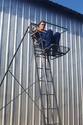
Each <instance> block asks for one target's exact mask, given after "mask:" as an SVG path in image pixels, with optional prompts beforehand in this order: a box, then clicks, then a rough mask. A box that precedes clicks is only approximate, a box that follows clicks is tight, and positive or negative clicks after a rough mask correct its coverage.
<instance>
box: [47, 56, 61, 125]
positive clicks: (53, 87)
mask: <svg viewBox="0 0 83 125" xmlns="http://www.w3.org/2000/svg"><path fill="white" fill-rule="evenodd" d="M48 64H49V67H51V64H50V60H49V58H48ZM50 75H51V79H52V85H53V91H54V96H55V101H56V108H57V113H58V116H59V122H60V125H62V122H61V117H60V112H59V107H58V103H57V96H56V91H55V86H54V80H53V76H52V71H51V70H50Z"/></svg>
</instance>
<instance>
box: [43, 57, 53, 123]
mask: <svg viewBox="0 0 83 125" xmlns="http://www.w3.org/2000/svg"><path fill="white" fill-rule="evenodd" d="M47 58H48V57H47ZM47 58H45V59H46V60H47ZM46 68H47V67H46V61H45V67H44V69H45V77H46V79H48V76H47V72H48V71H47V70H46ZM49 70H51V67H49ZM51 82H52V81H51ZM46 86H47V87H48V85H46ZM49 101H50V105H51V97H49ZM51 117H52V121H53V123H54V116H53V113H52V112H51Z"/></svg>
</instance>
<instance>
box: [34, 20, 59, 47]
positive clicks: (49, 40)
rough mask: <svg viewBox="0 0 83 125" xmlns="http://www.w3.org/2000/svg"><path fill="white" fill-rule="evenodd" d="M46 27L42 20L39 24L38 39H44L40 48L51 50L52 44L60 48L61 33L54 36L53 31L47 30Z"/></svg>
mask: <svg viewBox="0 0 83 125" xmlns="http://www.w3.org/2000/svg"><path fill="white" fill-rule="evenodd" d="M45 26H46V22H45V21H43V20H42V21H40V22H39V24H38V25H37V29H36V34H35V35H36V37H37V38H41V39H42V41H41V43H40V47H41V48H43V49H46V48H49V47H50V46H51V44H56V45H58V46H59V41H60V33H59V32H56V33H55V34H53V31H52V30H51V29H49V30H45Z"/></svg>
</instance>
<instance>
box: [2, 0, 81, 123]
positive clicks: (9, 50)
mask: <svg viewBox="0 0 83 125" xmlns="http://www.w3.org/2000/svg"><path fill="white" fill-rule="evenodd" d="M42 18H43V19H45V20H46V21H49V22H51V23H55V24H58V25H61V26H64V27H68V29H69V30H68V32H66V33H64V34H62V36H61V45H66V46H69V47H70V52H69V53H68V54H67V55H65V56H64V57H61V58H59V59H56V60H54V61H52V62H51V66H52V72H53V77H54V82H55V89H56V92H57V100H58V104H59V109H60V115H61V119H62V123H63V125H82V124H83V83H82V80H83V78H82V77H83V74H82V69H83V49H82V48H83V24H82V23H81V22H80V21H79V22H78V21H77V20H74V19H72V18H67V17H66V16H65V15H62V14H60V13H57V12H53V11H50V9H49V10H48V9H46V8H44V7H38V6H35V5H33V4H29V3H23V2H21V1H12V0H9V1H8V0H1V1H0V81H1V79H2V77H3V75H4V73H5V71H6V70H7V66H8V64H9V62H10V60H11V59H12V56H13V55H14V53H15V51H16V48H17V46H18V44H19V42H20V40H21V38H22V36H23V34H24V32H25V30H26V28H27V26H28V25H29V21H34V22H38V21H40V20H41V19H42ZM47 27H49V28H54V27H52V26H49V25H47ZM56 31H61V29H56ZM32 50H33V49H32V41H31V39H30V36H29V33H28V34H27V35H26V36H25V39H24V41H23V43H22V44H21V47H20V49H19V51H18V53H17V55H16V58H15V59H14V61H13V63H12V65H11V67H10V70H11V71H12V73H13V74H14V75H15V76H16V78H17V80H18V81H19V82H20V83H21V85H22V86H23V87H24V88H25V89H26V92H27V93H28V92H29V96H28V94H27V93H25V92H24V90H23V89H22V88H21V87H20V86H19V85H18V84H17V82H16V81H15V79H14V78H13V77H12V76H11V74H10V73H8V75H7V77H5V80H4V83H3V85H2V86H1V88H0V125H13V124H14V125H23V124H24V125H27V124H29V125H35V124H37V125H40V124H41V123H40V121H41V117H40V116H41V112H40V110H39V109H38V106H36V105H35V103H33V101H32V100H35V96H37V98H38V96H39V93H38V91H37V89H38V87H37V85H36V83H35V81H36V76H35V61H34V55H33V51H32ZM40 64H41V62H40ZM34 83H35V84H34ZM28 87H30V88H29V89H28ZM21 93H22V96H21ZM37 94H38V95H37ZM15 97H17V98H16V99H15V100H14V101H12V102H11V103H10V104H8V103H9V102H10V100H13V98H15ZM36 103H37V105H39V108H41V106H40V103H41V102H40V99H39V100H37V102H36ZM5 104H8V106H7V107H6V108H3V110H1V108H2V107H3V106H5Z"/></svg>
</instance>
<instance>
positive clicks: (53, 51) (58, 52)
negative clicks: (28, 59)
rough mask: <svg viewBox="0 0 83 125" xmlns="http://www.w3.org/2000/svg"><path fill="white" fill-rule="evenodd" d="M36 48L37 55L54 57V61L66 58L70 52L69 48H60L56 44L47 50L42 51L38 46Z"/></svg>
mask: <svg viewBox="0 0 83 125" xmlns="http://www.w3.org/2000/svg"><path fill="white" fill-rule="evenodd" d="M34 46H35V50H36V55H38V56H40V55H43V56H50V57H53V59H56V58H59V57H61V56H64V55H66V54H67V53H68V52H69V51H70V48H69V47H65V46H58V45H56V44H51V46H49V47H47V48H45V49H41V48H40V47H39V45H38V44H35V45H34Z"/></svg>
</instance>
